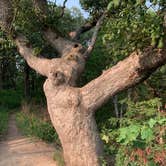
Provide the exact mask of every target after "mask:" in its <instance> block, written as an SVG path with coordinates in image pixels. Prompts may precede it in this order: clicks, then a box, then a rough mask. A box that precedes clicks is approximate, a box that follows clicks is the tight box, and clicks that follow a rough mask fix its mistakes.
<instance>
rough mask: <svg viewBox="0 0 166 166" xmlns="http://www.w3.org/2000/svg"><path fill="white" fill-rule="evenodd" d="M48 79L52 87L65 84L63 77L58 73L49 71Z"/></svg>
mask: <svg viewBox="0 0 166 166" xmlns="http://www.w3.org/2000/svg"><path fill="white" fill-rule="evenodd" d="M48 79H49V80H50V81H51V83H52V85H54V86H59V85H62V84H64V83H66V79H65V75H64V74H63V73H62V72H60V71H55V72H53V71H51V72H50V73H49V77H48Z"/></svg>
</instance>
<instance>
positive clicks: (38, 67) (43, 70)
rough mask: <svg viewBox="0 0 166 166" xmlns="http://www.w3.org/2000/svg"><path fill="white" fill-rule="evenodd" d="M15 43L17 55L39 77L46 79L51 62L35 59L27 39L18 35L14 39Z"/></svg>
mask: <svg viewBox="0 0 166 166" xmlns="http://www.w3.org/2000/svg"><path fill="white" fill-rule="evenodd" d="M15 43H16V45H17V48H18V51H19V53H20V54H21V56H23V57H24V59H25V60H26V61H27V63H28V65H29V66H30V67H31V68H33V69H34V70H35V71H37V72H38V73H40V74H41V75H43V76H46V77H48V75H49V71H50V66H51V60H49V59H45V58H39V57H36V56H35V55H34V52H33V49H32V48H31V47H30V46H29V44H28V41H27V39H26V38H25V37H24V36H22V35H18V36H17V37H16V38H15Z"/></svg>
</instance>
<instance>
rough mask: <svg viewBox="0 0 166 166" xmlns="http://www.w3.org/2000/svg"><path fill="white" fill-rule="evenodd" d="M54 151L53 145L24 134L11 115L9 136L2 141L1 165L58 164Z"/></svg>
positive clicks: (0, 148) (38, 165) (49, 165)
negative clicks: (54, 158)
mask: <svg viewBox="0 0 166 166" xmlns="http://www.w3.org/2000/svg"><path fill="white" fill-rule="evenodd" d="M54 152H55V148H53V147H52V146H50V145H47V144H46V143H43V142H41V141H38V140H32V139H30V138H27V137H24V136H22V135H21V134H20V132H19V131H18V128H17V126H16V121H15V115H14V114H13V115H11V117H10V119H9V129H8V134H7V137H6V139H5V141H1V142H0V166H56V163H55V161H54V160H53V154H54Z"/></svg>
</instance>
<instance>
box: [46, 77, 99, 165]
mask: <svg viewBox="0 0 166 166" xmlns="http://www.w3.org/2000/svg"><path fill="white" fill-rule="evenodd" d="M50 84H51V83H50V81H49V80H46V82H45V84H44V92H45V94H46V98H47V105H48V111H49V114H50V117H51V121H52V124H53V125H54V127H55V129H56V131H57V133H58V135H59V138H60V140H61V143H62V147H63V151H64V158H65V162H66V165H68V166H78V165H79V166H88V165H89V166H91V165H93V166H98V165H100V164H99V159H100V156H101V155H102V143H101V140H100V137H99V134H98V131H97V127H96V123H95V120H94V116H93V113H92V112H88V111H87V109H86V107H85V106H84V104H83V102H82V96H81V93H80V90H79V89H76V88H72V87H66V86H59V87H52V85H50Z"/></svg>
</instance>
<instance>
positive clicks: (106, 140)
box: [102, 135, 109, 143]
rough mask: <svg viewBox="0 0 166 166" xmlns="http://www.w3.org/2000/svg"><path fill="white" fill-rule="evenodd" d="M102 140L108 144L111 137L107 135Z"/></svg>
mask: <svg viewBox="0 0 166 166" xmlns="http://www.w3.org/2000/svg"><path fill="white" fill-rule="evenodd" d="M102 140H103V141H105V142H106V143H108V142H109V137H108V136H107V135H103V136H102Z"/></svg>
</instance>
